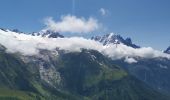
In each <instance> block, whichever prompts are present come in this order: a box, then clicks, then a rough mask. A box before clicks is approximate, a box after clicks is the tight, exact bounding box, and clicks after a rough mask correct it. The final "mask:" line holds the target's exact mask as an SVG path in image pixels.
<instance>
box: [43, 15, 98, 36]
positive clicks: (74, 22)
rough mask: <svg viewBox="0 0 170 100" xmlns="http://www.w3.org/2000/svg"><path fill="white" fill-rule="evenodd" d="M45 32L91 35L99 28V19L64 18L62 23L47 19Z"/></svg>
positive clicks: (67, 16)
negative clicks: (90, 33)
mask: <svg viewBox="0 0 170 100" xmlns="http://www.w3.org/2000/svg"><path fill="white" fill-rule="evenodd" d="M45 25H46V28H45V30H47V29H48V30H52V31H57V32H69V33H89V32H92V31H95V30H97V29H98V28H99V23H98V21H97V19H94V18H92V17H90V18H88V19H85V18H83V17H82V18H78V17H76V16H71V15H66V16H62V17H61V20H60V21H54V20H53V18H52V17H49V18H46V19H45Z"/></svg>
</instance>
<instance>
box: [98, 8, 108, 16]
mask: <svg viewBox="0 0 170 100" xmlns="http://www.w3.org/2000/svg"><path fill="white" fill-rule="evenodd" d="M99 12H100V14H101V15H102V16H105V15H107V14H108V13H109V11H108V10H106V9H104V8H100V10H99Z"/></svg>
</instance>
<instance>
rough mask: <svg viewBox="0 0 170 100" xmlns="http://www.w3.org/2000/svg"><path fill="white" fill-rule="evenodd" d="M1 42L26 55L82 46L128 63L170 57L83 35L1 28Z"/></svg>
mask: <svg viewBox="0 0 170 100" xmlns="http://www.w3.org/2000/svg"><path fill="white" fill-rule="evenodd" d="M0 44H1V45H3V46H5V47H6V48H7V50H6V52H8V53H16V52H20V53H21V54H23V55H26V56H31V55H37V54H39V50H40V49H46V50H56V48H59V49H60V50H67V51H70V52H79V51H81V49H82V48H85V49H93V50H97V51H99V52H101V53H102V54H104V55H106V56H108V57H110V58H112V59H121V58H125V61H126V62H128V63H134V62H137V61H136V60H135V59H133V58H134V57H143V58H155V57H166V58H170V55H168V54H165V53H162V52H161V51H157V50H154V49H152V48H151V47H143V48H140V49H134V48H131V47H128V46H125V45H123V44H119V45H118V46H117V47H116V46H115V45H113V44H110V45H106V46H103V45H102V44H101V43H99V42H96V41H93V40H90V39H85V38H81V37H71V38H46V37H40V36H31V35H26V34H18V33H15V32H11V31H7V32H5V31H2V30H0Z"/></svg>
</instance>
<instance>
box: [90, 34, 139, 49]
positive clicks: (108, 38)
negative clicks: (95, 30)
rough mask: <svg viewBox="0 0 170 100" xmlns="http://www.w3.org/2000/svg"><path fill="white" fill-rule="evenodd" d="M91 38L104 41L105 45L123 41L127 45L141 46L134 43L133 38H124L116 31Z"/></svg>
mask: <svg viewBox="0 0 170 100" xmlns="http://www.w3.org/2000/svg"><path fill="white" fill-rule="evenodd" d="M91 39H92V40H95V41H99V42H101V43H103V45H108V44H115V43H117V44H120V43H122V44H124V45H126V46H130V47H133V48H140V46H137V45H135V44H133V43H132V40H131V38H126V39H124V38H123V37H122V36H120V35H117V34H114V33H110V34H106V35H103V36H94V37H92V38H91Z"/></svg>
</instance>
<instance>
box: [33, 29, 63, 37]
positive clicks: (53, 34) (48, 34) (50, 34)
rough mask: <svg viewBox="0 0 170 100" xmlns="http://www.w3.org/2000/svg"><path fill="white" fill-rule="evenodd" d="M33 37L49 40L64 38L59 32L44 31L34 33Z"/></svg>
mask: <svg viewBox="0 0 170 100" xmlns="http://www.w3.org/2000/svg"><path fill="white" fill-rule="evenodd" d="M32 35H33V36H42V37H48V38H64V36H63V35H61V34H60V33H58V32H54V31H51V30H42V31H40V32H38V33H36V32H34V33H32Z"/></svg>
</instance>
